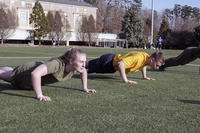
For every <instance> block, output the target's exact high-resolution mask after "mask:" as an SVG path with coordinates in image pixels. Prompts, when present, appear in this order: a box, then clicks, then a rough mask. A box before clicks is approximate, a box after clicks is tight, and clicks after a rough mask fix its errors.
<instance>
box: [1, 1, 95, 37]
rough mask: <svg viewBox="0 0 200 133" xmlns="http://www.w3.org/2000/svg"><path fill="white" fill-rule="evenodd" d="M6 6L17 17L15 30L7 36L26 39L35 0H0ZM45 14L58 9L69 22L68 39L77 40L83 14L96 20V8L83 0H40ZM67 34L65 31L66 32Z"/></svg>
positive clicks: (30, 27)
mask: <svg viewBox="0 0 200 133" xmlns="http://www.w3.org/2000/svg"><path fill="white" fill-rule="evenodd" d="M0 2H1V3H4V4H5V5H6V7H8V8H10V9H14V10H15V11H16V15H17V18H18V26H17V28H16V30H15V32H14V33H13V34H12V35H11V36H10V37H9V38H8V39H10V40H27V39H28V38H29V36H30V32H29V31H31V30H33V27H32V25H30V24H29V18H30V14H31V12H32V8H33V6H34V3H35V0H0ZM40 3H41V5H42V7H43V9H44V12H45V14H47V13H48V11H59V12H60V13H61V16H62V19H67V20H68V21H69V24H70V30H69V32H68V34H69V33H70V38H68V41H77V32H78V28H79V26H80V24H81V21H82V17H83V16H89V15H93V17H94V18H95V20H96V11H97V8H96V7H93V6H92V5H90V4H88V3H86V2H84V1H83V0H40ZM66 34H67V33H66Z"/></svg>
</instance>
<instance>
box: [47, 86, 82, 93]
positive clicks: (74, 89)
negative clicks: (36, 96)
mask: <svg viewBox="0 0 200 133" xmlns="http://www.w3.org/2000/svg"><path fill="white" fill-rule="evenodd" d="M46 86H48V87H52V88H60V89H67V90H71V91H79V92H80V91H81V92H84V91H83V90H81V89H77V88H68V87H63V86H57V85H52V84H51V85H50V84H49V85H46Z"/></svg>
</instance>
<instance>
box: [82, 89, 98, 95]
mask: <svg viewBox="0 0 200 133" xmlns="http://www.w3.org/2000/svg"><path fill="white" fill-rule="evenodd" d="M84 91H85V92H86V93H88V94H90V93H96V90H95V89H84Z"/></svg>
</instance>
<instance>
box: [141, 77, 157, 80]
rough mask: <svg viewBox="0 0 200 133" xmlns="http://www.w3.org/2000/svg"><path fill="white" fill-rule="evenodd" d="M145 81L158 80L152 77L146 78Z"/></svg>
mask: <svg viewBox="0 0 200 133" xmlns="http://www.w3.org/2000/svg"><path fill="white" fill-rule="evenodd" d="M144 79H145V80H156V79H154V78H150V77H145V78H144Z"/></svg>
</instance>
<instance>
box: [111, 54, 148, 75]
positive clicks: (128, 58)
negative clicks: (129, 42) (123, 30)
mask: <svg viewBox="0 0 200 133" xmlns="http://www.w3.org/2000/svg"><path fill="white" fill-rule="evenodd" d="M149 57H150V56H149V54H147V53H146V52H138V51H133V52H129V53H127V54H125V55H120V54H118V55H116V56H115V58H114V60H113V66H114V68H115V69H116V70H118V62H120V61H123V62H124V66H125V71H126V73H129V72H137V71H138V70H141V69H142V68H143V67H144V66H145V65H146V64H147V62H148V58H149Z"/></svg>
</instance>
